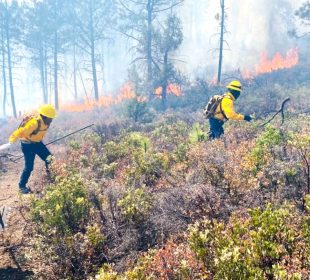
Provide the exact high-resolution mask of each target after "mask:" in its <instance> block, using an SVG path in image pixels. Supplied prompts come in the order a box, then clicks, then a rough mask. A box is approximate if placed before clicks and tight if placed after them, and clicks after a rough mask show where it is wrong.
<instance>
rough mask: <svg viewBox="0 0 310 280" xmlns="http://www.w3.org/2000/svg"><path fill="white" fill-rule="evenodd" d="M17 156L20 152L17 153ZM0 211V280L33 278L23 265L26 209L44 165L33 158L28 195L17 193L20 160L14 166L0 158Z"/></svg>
mask: <svg viewBox="0 0 310 280" xmlns="http://www.w3.org/2000/svg"><path fill="white" fill-rule="evenodd" d="M19 153H20V152H19ZM0 160H1V165H0V167H1V168H0V210H1V209H2V211H3V208H5V212H6V217H5V228H4V230H3V229H2V228H1V229H0V280H2V279H3V280H4V279H5V280H10V279H18V280H22V279H28V277H29V276H31V275H33V271H32V270H33V268H32V264H30V263H28V262H27V251H29V249H30V248H29V247H28V246H27V237H28V236H29V230H28V226H29V225H28V222H27V220H28V219H29V216H28V212H29V211H28V210H29V206H30V203H31V198H32V197H33V196H36V195H37V193H36V192H38V187H37V186H36V185H37V182H38V178H39V177H42V174H44V173H45V172H44V171H45V166H44V163H43V162H42V161H41V160H40V159H39V158H38V157H36V160H35V166H34V171H33V173H32V174H31V177H30V180H29V182H28V185H29V186H30V188H31V189H32V191H33V192H34V194H31V195H28V194H27V195H24V194H20V193H19V191H18V182H19V177H20V174H21V172H22V169H23V158H21V159H20V160H18V162H16V163H14V162H12V161H10V160H8V159H3V158H0Z"/></svg>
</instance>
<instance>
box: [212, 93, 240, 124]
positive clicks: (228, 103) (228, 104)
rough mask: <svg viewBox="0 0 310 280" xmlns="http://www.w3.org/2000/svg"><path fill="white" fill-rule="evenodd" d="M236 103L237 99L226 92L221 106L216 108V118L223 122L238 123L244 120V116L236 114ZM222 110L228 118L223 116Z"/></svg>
mask: <svg viewBox="0 0 310 280" xmlns="http://www.w3.org/2000/svg"><path fill="white" fill-rule="evenodd" d="M234 101H235V97H234V96H233V95H232V94H231V93H230V92H225V94H224V97H223V99H222V101H221V104H219V105H218V106H217V108H216V111H215V115H214V118H215V119H218V120H222V121H226V120H227V119H228V120H237V121H242V120H244V115H241V114H238V113H236V112H235V109H234ZM221 109H222V111H223V112H224V114H225V116H226V118H225V116H224V115H223V114H222V112H221Z"/></svg>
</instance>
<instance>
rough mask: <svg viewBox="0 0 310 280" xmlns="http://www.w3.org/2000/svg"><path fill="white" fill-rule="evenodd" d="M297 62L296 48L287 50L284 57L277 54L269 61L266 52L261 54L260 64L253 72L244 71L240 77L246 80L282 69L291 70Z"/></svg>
mask: <svg viewBox="0 0 310 280" xmlns="http://www.w3.org/2000/svg"><path fill="white" fill-rule="evenodd" d="M298 60H299V55H298V49H297V48H293V49H290V50H288V51H287V53H286V56H285V57H283V56H282V55H281V54H280V53H279V52H277V53H276V54H275V55H274V57H273V58H272V59H271V60H269V59H268V57H267V54H266V52H264V53H262V54H261V58H260V62H259V64H258V65H257V66H256V67H255V71H251V70H244V71H243V72H242V76H243V78H245V79H247V78H252V77H254V76H256V75H259V74H263V73H270V72H272V71H275V70H279V69H284V68H291V67H293V66H295V65H296V64H297V63H298Z"/></svg>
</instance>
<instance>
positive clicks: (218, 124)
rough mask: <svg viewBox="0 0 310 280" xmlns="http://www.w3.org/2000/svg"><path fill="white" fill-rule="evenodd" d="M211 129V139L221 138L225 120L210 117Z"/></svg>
mask: <svg viewBox="0 0 310 280" xmlns="http://www.w3.org/2000/svg"><path fill="white" fill-rule="evenodd" d="M209 124H210V130H209V135H208V136H209V139H216V138H220V137H221V135H222V134H224V129H223V124H224V122H223V121H221V120H218V119H214V118H210V119H209Z"/></svg>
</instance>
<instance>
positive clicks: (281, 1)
mask: <svg viewBox="0 0 310 280" xmlns="http://www.w3.org/2000/svg"><path fill="white" fill-rule="evenodd" d="M191 2H192V1H189V0H188V1H185V3H184V5H183V6H182V8H181V9H180V15H181V17H182V19H183V31H184V43H183V44H182V47H181V48H180V49H179V51H178V55H180V56H181V57H182V58H183V60H184V61H185V62H184V63H180V64H179V66H180V67H181V68H182V69H184V70H185V71H186V72H187V73H189V74H190V75H191V76H192V77H195V76H199V77H202V78H205V79H209V80H210V79H212V78H213V77H215V75H216V69H217V64H218V45H219V31H220V28H219V24H220V21H219V20H218V19H216V16H217V18H218V16H219V15H220V0H217V1H202V0H199V1H195V5H194V4H193V3H191ZM302 2H303V0H273V1H269V0H260V1H255V0H238V1H235V0H226V1H225V11H226V18H225V22H226V24H225V27H226V33H225V35H224V39H225V41H226V43H227V44H225V51H224V54H223V71H224V72H225V71H230V70H234V69H241V70H242V69H251V68H252V67H253V66H254V65H256V64H257V63H258V62H259V59H260V55H261V53H263V52H265V53H267V55H268V56H269V57H270V58H271V57H272V56H274V55H275V53H276V52H280V53H281V54H282V55H285V54H286V52H287V51H288V50H289V49H291V48H293V47H296V44H297V43H296V40H295V39H294V38H292V37H290V36H289V35H288V31H289V30H291V29H293V28H294V11H295V10H296V9H297V8H298V7H300V5H301V4H302Z"/></svg>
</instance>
